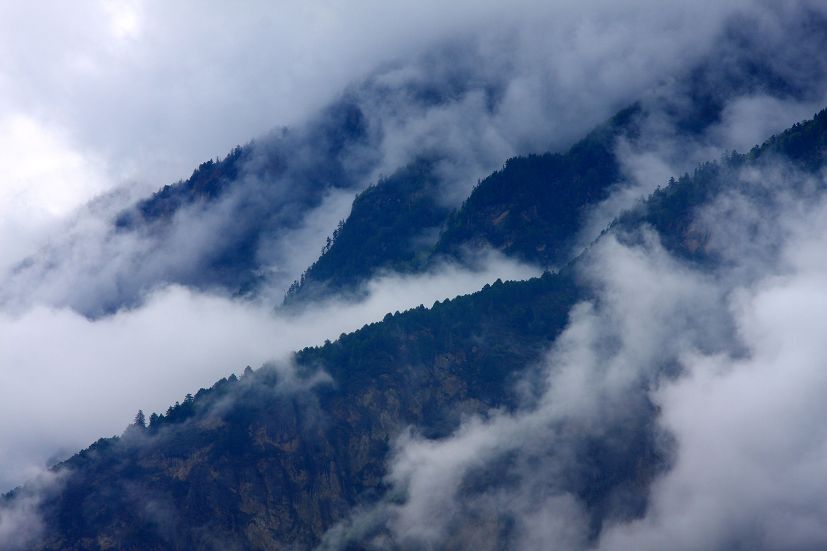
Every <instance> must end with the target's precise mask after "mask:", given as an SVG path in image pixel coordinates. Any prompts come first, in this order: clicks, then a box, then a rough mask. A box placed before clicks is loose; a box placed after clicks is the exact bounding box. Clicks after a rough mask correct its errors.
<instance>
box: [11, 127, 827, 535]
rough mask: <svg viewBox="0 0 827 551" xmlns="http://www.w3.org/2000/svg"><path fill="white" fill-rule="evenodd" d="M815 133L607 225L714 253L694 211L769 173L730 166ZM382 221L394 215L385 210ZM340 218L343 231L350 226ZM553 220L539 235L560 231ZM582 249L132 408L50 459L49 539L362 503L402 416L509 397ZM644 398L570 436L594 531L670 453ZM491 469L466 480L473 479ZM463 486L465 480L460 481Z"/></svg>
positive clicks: (535, 174)
mask: <svg viewBox="0 0 827 551" xmlns="http://www.w3.org/2000/svg"><path fill="white" fill-rule="evenodd" d="M616 120H617V119H616ZM600 132H601V131H598V133H596V134H593V135H592V137H590V139H594V136H600V135H601V134H600ZM825 146H827V111H824V112H821V113H819V114H818V115H816V117H815V119H814V120H812V121H809V122H806V123H803V124H798V125H795V126H794V127H793V128H791V129H790V130H788V131H787V132H784V133H783V134H781V135H779V136H776V137H773V138H772V139H770V140H769V141H768V142H767V143H766V144H764V145H763V146H762V147H760V148H755V149H753V150H752V151H751V152H749V153H747V154H744V155H738V154H733V155H732V156H730V157H729V158H727V159H724V160H722V161H721V162H719V163H709V164H706V165H703V166H701V167H699V168H698V169H697V170H696V171H695V172H694V174H692V175H685V176H683V177H681V178H679V179H677V180H674V181H672V182H670V183H669V184H668V185H666V186H665V187H664V188H662V189H660V190H659V191H657V192H656V193H655V194H653V195H652V197H650V199H649V200H648V201H647V202H646V203H645V204H643V205H642V206H641V207H640V208H638V209H636V210H635V211H633V212H630V213H627V214H626V215H624V216H623V217H622V218H621V219H620V220H619V221H618V223H617V224H616V225H615V226H614V230H613V231H616V232H618V233H619V234H622V236H623V238H627V236H629V235H632V234H634V232H635V231H636V230H637V229H638V228H640V227H641V226H642V225H643V224H648V225H650V226H652V227H654V228H655V229H656V230H657V232H658V234H659V235H660V238H661V240H662V241H663V242H664V243H665V244H666V245H667V247H669V248H670V249H671V250H673V251H674V252H676V253H679V254H681V255H682V256H684V257H685V258H686V259H687V260H688V261H690V262H699V263H703V264H710V263H713V264H714V262H716V261H717V258H716V257H715V255H714V254H713V253H714V251H713V250H712V249H708V247H706V244H705V242H704V241H703V236H700V237H699V238H698V239H696V238H695V237H696V236H695V235H694V234H693V233H692V230H693V227H692V220H693V216H694V214H695V213H696V212H697V209H699V208H701V207H702V206H703V205H705V204H708V203H709V201H710V200H711V199H713V198H715V197H717V196H719V195H720V194H721V193H722V192H726V191H729V190H738V191H740V192H747V193H752V194H754V195H756V196H757V197H759V198H760V194H761V193H763V191H762V190H763V189H764V188H761V187H760V186H755V187H754V188H753V187H751V185H750V184H749V183H748V182H744V181H741V180H740V179H739V178H738V173H739V171H740V170H742V169H744V168H749V167H760V166H762V163H769V162H770V161H775V160H778V159H783V160H787V161H791V163H790V166H788V167H787V168H785V169H787V170H804V171H812V170H817V169H819V168H820V167H822V166H823V165H824V161H825V155H827V147H825ZM564 158H565V157H554V156H549V157H548V158H545V160H543V158H536V159H534V160H532V159H527V160H521V161H517V162H512V163H509V165H513V167H514V168H512V169H510V170H515V171H517V170H518V168H517V167H518V166H520V165H522V166H521V168H519V174H521V175H522V177H523V178H526V179H530V178H534V179H535V181H534V182H533V183H531V182H526V181H523V183H522V185H524V186H527V187H528V186H536V188H539V187H542V186H543V185H544V183H545V182H548V180H546V176H547V174H548V173H547V172H545V171H544V170H540V169H538V170H536V171H535V170H533V169H532V168H531V167H535V166H543V163H546V162H547V163H549V165H551V166H554V167H557V169H558V170H562V169H561V168H560V166H561V163H562V164H563V165H564V164H565V163H564V161H563V160H561V159H564ZM587 158H592V157H587ZM601 158H603V157H599V156H598V157H597V159H601ZM554 159H556V160H554ZM584 162H585V161H584ZM535 163H536V164H535ZM426 167H427V165H422V170H423V171H424V172H423V173H422V174H425V175H426V177H427V170H426ZM506 170H509V169H508V166H507V167H506ZM503 172H505V170H504V171H503ZM412 174H413V175H414V176H418V174H420V173H416V172H414V173H412ZM498 174H502V173H498ZM414 179H416V178H414ZM426 179H427V178H426ZM589 181H592V180H589V179H581V178H579V177H577V176H576V175H572V178H571V179H569V180H562V179H561V180H559V181H556V182H555V183H554V184H553V185H556V186H558V187H557V188H555V189H556V192H555V193H559V194H561V195H563V196H570V197H575V198H578V199H573V200H572V201H574V202H573V203H570V204H576V203H577V202H578V201H582V200H584V199H583V198H586V199H588V198H591V197H592V195H590V194H589V193H586V192H585V191H584V192H575V191H572V190H567V189H565V187H563V188H560V186H563V185H564V184H563V183H560V182H568V185H582V183H583V182H589ZM490 182H491V183H489V184H484V185H481V186H480V188H478V189H482V190H483V191H481V192H480V193H483V194H484V195H482V196H481V197H486V196H487V195H485V194H487V193H489V191H486V190H487V189H489V187H490V188H491V189H493V188H495V187H496V186H497V182H502V176H501V175H500V176H498V175H494V176H492V177H491V178H490ZM404 183H405V180H401V181H400V182H399V185H403V184H404ZM380 192H381V193H380ZM384 193H385V192H384V191H382V190H378V186H377V189H374V190H369V191H368V192H366V193H365V194H364V195H363V196H362V197H363V198H362V199H361V201H364V202H365V203H367V204H369V203H370V202H371V201H377V202H378V203H380V204H385V203H383V201H384V200H386V199H385V198H387V197H390V199H387V200H388V201H394V199H393V195H392V194H390V195H385V194H384ZM490 193H491V194H492V196H493V197H497V193H495V192H494V191H491V192H490ZM374 196H376V197H374ZM494 202H495V201H485V200H483V199H474V200H473V201H472V200H470V199H469V201H467V202H466V204H465V205H464V206H463V209H462V211H461V212H465V213H466V214H465V215H463V216H465V218H462V219H463V220H464V219H467V220H480V221H485V220H487V219H488V218H487V216H488V215H487V214H486V215H479V214H478V213H476V212H475V209H476V208H477V206H478V205H479V208H480V209H483V210H484V209H486V208H488V206H487V205H491V204H493V203H494ZM390 204H395V205H399V204H400V203H398V202H396V203H393V202H392V203H390ZM401 204H405V203H404V202H402V203H401ZM515 204H519V201H515ZM354 210H356V209H354ZM489 214H490V213H489ZM452 220H454V222H452V223H454V224H456V223H457V222H456V220H457V218H456V217H455V218H453V219H452ZM519 220H520V218H517V219H515V221H514V222H511V223H510V225H509V226H508V227H510V228H512V230H511V231H513V232H514V233H515V234H516V235H522V234H523V233H525V234H527V235H533V234H532V231H533V223H531V221H530V220H526V221H525V222H524V226H522V227H521V225H520V224H519V223H518V221H519ZM387 223H388V225H389V226H392V225H393V216H390V217H389V218H388V222H387ZM354 227H358V226H354ZM468 227H475V226H473V224H471V223H469V226H468ZM482 227H485V224H482ZM354 231H355V230H354ZM549 231H551V230H549ZM341 232H342V233H341V234H340V236H337V237H338V238H341V239H345V237H342V236H345V235H346V234H345V230H344V229H342V230H341ZM358 235H359V234H355V236H354V237H353V239H354V240H357V238H358ZM408 235H409V236H410V235H412V234H410V233H409V234H408ZM553 235H554V237H549V239H548V243H549V244H551V243H558V244H559V243H561V241H559V236H558V235H557V234H553ZM348 239H350V237H348ZM536 239H537V238H535V237H531V238H530V239H528V238H527V239H526V240H522V241H519V240H515V241H514V243H518V242H519V243H523V244H524V245H520V247H524V248H517V247H515V248H514V249H512V250H513V251H515V252H517V251H524V252H526V253H531V251H534V253H532V254H535V253H538V252H542V249H539V250H538V249H537V247H536V243H537V241H536ZM334 248H335V244H333V245H332V246H331V249H330V250H331V251H332V250H333V249H334ZM548 254H550V253H548ZM331 258H335V257H331ZM548 258H551V257H548ZM396 261H400V262H404V261H405V259H404V258H403V259H402V260H399V259H398V258H397V260H396ZM579 265H580V260H578V259H576V260H574V261H573V262H570V263H568V264H567V265H566V266H565V268H564V269H563V270H562V271H561V272H560V273H559V274H556V275H553V274H550V273H546V274H545V275H543V276H542V277H540V278H536V279H532V280H529V281H525V282H509V283H501V282H497V283H495V284H493V285H490V286H489V285H487V286H486V287H485V288H484V289H482V290H481V291H479V292H477V293H475V294H473V295H469V296H465V297H460V298H457V299H454V300H450V301H445V302H443V303H437V304H435V305H434V306H433V307H432V308H430V309H426V308H424V307H420V308H416V309H414V310H411V311H408V312H405V313H401V314H398V313H397V314H388V315H387V316H386V317H385V319H384V320H383V321H382V322H379V323H374V324H371V325H369V326H366V327H364V328H362V329H361V330H359V331H357V332H355V333H352V334H349V335H343V336H342V337H341V338H340V339H338V340H337V341H336V342H334V343H327V344H325V345H324V346H322V347H318V348H308V349H305V350H302V351H300V352H298V353H297V354H296V356H295V364H296V368H297V370H298V377H297V378H293V377H288V378H285V377H284V376H281V375H279V373H280V368H278V367H265V368H262V369H260V370H258V371H256V372H252V371H247V372H246V373H245V375H244V376H243V377H242V378H241V379H237V378H235V377H231V378H230V379H226V380H222V381H220V382H219V383H217V384H216V385H215V386H214V387H213V388H211V389H209V390H201V391H199V392H198V393H197V394H196V395H195V396H194V397H187V398H186V399H185V400H184V402H183V403H181V404H177V405H176V406H174V407H172V408H170V409H169V410H168V412H167V413H166V414H165V415H163V416H153V417H151V418H150V424H149V426H148V427H144V426H143V425H142V424H141V423H139V424H137V425H134V426H132V427H130V428H129V429H127V431H126V432H125V433H124V435H123V436H122V437H120V438H113V439H105V440H101V441H99V442H97V443H96V444H94V445H93V446H91V447H90V448H89V449H87V450H84V451H83V452H81V453H79V454H78V455H76V456H75V457H73V458H71V459H70V460H68V461H67V462H65V463H64V464H62V465H60V466H58V467H57V468H58V469H63V468H66V469H68V474H67V475H66V477H65V480H64V482H63V486H62V489H61V490H60V491H59V492H58V493H56V494H55V495H54V496H50V497H49V496H47V497H46V498H45V501H44V503H43V504H42V506H41V508H40V510H41V513H42V514H43V519H44V525H45V526H46V528H47V529H46V534H45V540H44V542H45V543H44V546H43V549H136V550H137V549H142V550H153V549H159V550H160V549H192V548H210V547H214V548H221V549H234V548H237V549H276V548H283V547H286V546H290V545H294V546H297V547H298V548H306V547H310V546H312V545H313V544H315V543H318V542H319V539H320V538H321V537H322V535H323V534H324V533H325V531H326V530H327V529H328V528H329V527H330V526H331V525H333V524H334V523H335V522H337V521H339V520H341V519H343V518H346V517H347V515H348V514H349V513H350V512H352V510H353V508H354V507H355V506H358V505H360V504H365V503H371V502H375V501H376V500H379V499H380V498H382V497H383V495H384V492H385V491H386V490H387V488H386V485H385V481H384V479H383V475H384V474H385V468H386V466H387V463H386V462H387V453H388V451H389V449H390V448H389V447H390V445H391V444H392V442H393V439H394V438H395V437H396V436H397V435H398V434H399V433H400V431H402V430H404V429H405V427H407V426H410V425H413V426H416V427H417V428H418V430H420V431H421V432H422V433H423V434H424V435H425V436H427V437H431V438H439V437H441V436H445V435H447V434H449V433H450V432H451V431H452V430H453V429H455V428H456V427H457V426H458V423H459V421H460V418H461V416H462V415H463V414H468V413H480V414H484V413H485V412H487V411H489V410H490V409H491V408H492V407H501V408H505V409H513V408H516V407H518V400H517V399H516V396H515V394H514V392H513V390H514V383H515V382H516V381H517V380H518V379H519V378H520V377H523V376H526V375H529V374H530V373H531V367H532V366H533V365H535V364H536V363H537V362H538V361H540V360H541V358H542V355H543V353H544V351H545V350H546V349H547V348H548V346H549V345H550V344H551V343H552V342H553V341H554V339H555V337H556V336H557V335H558V334H559V333H560V331H561V330H562V329H563V328H564V327H565V326H566V323H567V320H568V315H569V310H570V308H571V306H572V305H573V304H575V303H576V302H578V301H581V300H586V299H591V298H594V297H593V296H592V294H591V291H590V289H589V288H588V286H587V285H586V284H584V283H583V282H582V281H581V280H580V279H579V277H578V273H579ZM322 266H324V264H322ZM317 269H320V268H317ZM321 269H323V268H321ZM282 373H283V371H282ZM319 373H326V374H327V376H329V379H328V378H326V377H322V378H318V375H319ZM644 411H648V412H649V414H647V415H639V416H636V417H632V418H631V419H630V420H629V421H628V422H627V423H624V425H623V428H622V431H623V432H622V433H621V434H619V435H618V437H617V438H615V439H612V440H611V441H605V442H604V441H594V440H589V439H588V437H584V441H583V442H582V444H581V446H580V447H578V448H577V450H578V451H577V453H578V454H581V455H578V458H579V459H578V461H577V462H576V464H577V465H581V467H580V469H581V470H582V472H577V473H574V474H573V475H572V476H571V478H570V479H567V480H566V481H565V484H566V490H567V491H570V492H572V493H573V494H575V495H577V496H578V497H579V498H580V499H581V500H582V501H583V502H584V503H585V504H586V505H587V506H588V508H589V513H590V515H591V521H592V524H591V525H592V529H593V531H594V533H597V531H599V529H600V526H601V524H602V523H603V522H605V521H606V520H607V519H609V518H612V517H611V514H616V513H611V512H610V511H611V507H609V506H608V505H607V504H609V503H612V502H614V501H613V500H617V499H618V498H619V496H622V498H623V500H624V503H627V504H628V506H627V507H626V509H625V512H626V514H627V515H630V516H635V515H639V514H641V513H642V511H643V510H644V508H645V504H646V494H647V488H648V485H649V482H651V480H652V479H653V477H654V476H655V475H656V474H657V473H658V472H659V471H660V470H661V469H663V468H664V467H665V466H667V465H668V457H664V456H663V450H662V449H661V448H659V447H658V446H657V445H656V444H655V441H656V440H657V438H658V436H657V435H656V434H655V433H654V432H653V428H652V419H653V415H654V413H653V412H654V407H653V406H651V404H650V405H649V406H648V409H647V408H644ZM486 480H489V482H490V480H491V479H486ZM493 480H496V476H495V477H494V478H493ZM489 482H486V481H485V480H483V481H478V482H477V483H476V485H481V486H482V487H483V489H484V487H485V485H486V484H488V483H489ZM503 483H506V482H503ZM474 486H475V483H474V482H473V481H471V482H469V485H468V488H466V491H473V489H474ZM7 499H10V498H7ZM506 520H507V519H506ZM506 525H507V522H506ZM459 529H460V530H462V529H468V527H465V528H463V527H459ZM492 538H493V539H492V542H491V543H492V545H493V546H495V547H496V546H500V547H503V548H507V547H508V545H509V533H508V530H507V528H506V529H502V530H499V531H497V532H496V533H495V534H494V535H493V536H492Z"/></svg>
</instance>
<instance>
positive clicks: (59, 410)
mask: <svg viewBox="0 0 827 551" xmlns="http://www.w3.org/2000/svg"><path fill="white" fill-rule="evenodd" d="M534 275H538V271H537V270H536V269H534V268H532V267H530V266H525V265H521V264H519V263H515V262H512V261H509V260H508V259H505V258H503V257H501V256H499V255H496V254H493V253H492V254H490V255H489V256H487V257H486V258H485V259H484V260H483V261H481V263H480V265H479V268H478V269H477V270H469V269H467V268H461V267H459V266H455V265H443V266H441V267H439V268H437V269H435V270H433V271H431V272H429V273H427V274H423V275H420V276H409V277H408V276H398V275H393V274H389V275H386V276H382V277H378V278H376V279H375V280H373V281H371V282H370V283H369V285H368V287H367V289H366V291H367V295H366V296H365V297H364V298H363V299H361V300H359V301H358V302H345V301H341V300H331V301H327V302H324V303H320V304H317V305H314V306H313V307H309V308H307V309H306V310H304V311H302V312H301V313H296V314H287V313H283V312H282V313H279V312H276V311H274V310H273V308H272V305H270V304H262V303H252V302H245V301H240V300H232V299H229V298H226V297H222V296H217V295H208V294H202V293H197V292H194V291H192V290H188V289H186V288H182V287H177V286H173V287H168V288H165V289H162V290H159V291H157V292H156V293H154V294H153V295H152V296H151V297H150V298H149V300H148V301H147V303H146V304H145V305H143V306H142V307H140V308H136V309H133V310H123V311H120V312H118V313H116V314H114V315H112V316H108V317H104V318H101V319H97V320H90V319H87V318H85V317H83V316H81V315H79V314H77V313H76V312H74V311H72V310H71V309H68V308H60V309H54V308H48V307H44V306H40V307H36V308H33V309H29V310H26V311H25V312H23V313H21V314H8V313H0V365H3V366H7V369H6V370H5V371H4V375H3V385H2V387H0V442H2V443H3V445H2V446H0V465H2V466H3V467H2V469H0V488H5V489H9V488H11V487H12V486H14V485H15V484H19V483H22V482H23V481H24V480H25V478H26V477H27V476H29V475H31V474H33V473H36V472H38V471H39V469H40V468H42V467H43V466H44V463H45V462H46V461H47V459H48V458H49V457H51V456H53V455H57V456H58V457H61V458H62V457H63V456H65V455H67V454H68V453H72V452H74V451H77V450H78V449H79V448H81V447H83V446H85V445H88V444H89V443H91V442H92V441H94V440H95V439H97V438H99V437H100V436H104V435H111V434H115V433H120V431H121V430H123V428H124V427H125V426H126V425H127V424H128V423H129V422H130V420H131V419H132V416H134V414H135V412H136V411H137V410H138V409H143V410H144V411H146V412H147V415H148V414H149V412H151V411H157V412H163V411H165V410H166V408H167V407H168V406H169V405H170V404H172V403H173V402H174V401H177V400H181V399H182V397H183V396H184V394H186V393H188V392H192V393H194V391H195V390H197V389H198V387H199V386H210V385H211V384H212V383H213V382H215V380H217V379H219V378H221V377H223V376H227V375H229V374H230V373H232V372H234V371H235V372H237V373H240V372H241V370H243V369H244V367H245V366H247V365H250V366H253V367H258V366H260V365H262V364H263V363H265V362H267V361H270V360H282V359H285V358H286V357H287V356H288V355H289V354H290V353H291V352H293V351H295V350H298V349H300V348H302V347H305V346H313V345H317V344H320V343H322V342H323V341H324V340H325V339H331V340H334V339H336V338H338V336H339V335H340V334H341V333H343V332H350V331H353V330H356V329H358V328H360V327H361V326H362V325H364V324H366V323H371V322H373V321H376V320H379V319H381V318H382V316H384V315H385V314H386V313H387V312H393V311H395V310H405V309H408V308H412V307H415V306H418V305H420V304H424V305H426V306H429V305H431V304H432V303H433V302H434V301H436V300H444V299H445V298H448V297H451V298H453V297H455V296H457V295H460V294H466V293H469V292H473V291H476V290H478V289H479V288H480V287H482V286H483V285H484V284H486V283H489V282H491V281H493V280H495V279H497V278H502V279H524V278H527V277H531V276H534Z"/></svg>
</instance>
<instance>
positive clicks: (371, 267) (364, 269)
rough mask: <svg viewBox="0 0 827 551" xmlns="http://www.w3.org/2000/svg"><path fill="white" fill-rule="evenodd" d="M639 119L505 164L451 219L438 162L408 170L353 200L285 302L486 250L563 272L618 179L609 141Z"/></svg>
mask: <svg viewBox="0 0 827 551" xmlns="http://www.w3.org/2000/svg"><path fill="white" fill-rule="evenodd" d="M639 115H640V108H639V107H638V106H633V107H630V108H628V109H625V110H623V111H621V112H620V113H618V114H617V115H616V116H614V117H613V118H612V119H611V120H609V121H608V122H606V123H605V124H604V125H602V126H601V127H600V128H598V129H597V130H595V131H594V132H592V133H590V134H589V135H588V136H587V137H586V138H585V139H583V140H581V141H580V142H578V143H576V144H575V145H574V146H572V147H571V149H570V150H569V151H568V152H567V153H564V154H561V153H546V154H544V155H530V156H527V157H515V158H512V159H509V160H508V161H507V162H506V163H505V165H504V166H503V168H502V170H499V171H497V172H495V173H493V174H492V175H490V176H488V177H487V178H485V179H484V180H482V181H481V182H480V183H479V184H478V185H477V186H476V187H475V188H474V190H473V192H472V193H471V196H470V197H469V198H468V199H467V200H466V201H465V202H464V203H463V204H462V206H461V207H460V208H458V209H457V210H456V211H454V212H451V211H449V210H448V209H447V208H445V207H444V206H441V205H440V204H439V203H438V202H437V199H436V198H435V195H436V194H437V192H438V190H439V181H438V179H437V176H436V175H435V174H434V170H435V161H426V160H419V161H417V162H415V163H413V164H411V165H409V166H408V167H406V168H404V169H402V170H400V171H399V172H397V173H395V174H394V175H393V176H391V177H389V178H387V179H384V180H382V181H380V182H378V183H377V184H376V185H375V186H371V187H370V188H368V189H367V190H366V191H364V192H363V193H361V194H360V195H359V196H358V197H357V198H356V200H355V201H354V202H353V208H352V210H351V213H350V216H349V217H348V219H347V220H346V221H344V222H343V223H342V224H341V225H340V227H339V228H338V229H337V230H336V232H334V234H333V238H332V240H331V242H330V243H329V246H328V247H326V248H325V250H324V251H322V256H321V257H320V258H319V260H318V261H317V262H316V263H315V264H313V265H312V266H311V267H310V268H309V269H308V270H307V272H305V274H303V275H302V278H301V280H300V281H298V282H296V283H295V284H294V285H293V286H292V287H291V289H290V291H289V293H288V296H287V302H288V303H290V302H294V301H296V300H297V299H299V298H302V297H307V296H313V295H318V294H320V293H323V292H325V291H327V292H331V291H338V292H341V291H348V290H351V291H352V290H355V289H357V288H358V285H359V284H360V283H363V282H365V281H366V280H368V279H369V278H370V276H372V275H374V273H375V272H376V271H377V270H379V269H392V270H395V271H398V272H416V271H420V270H422V269H424V268H426V267H428V266H429V265H431V263H432V262H434V261H437V260H440V259H445V258H446V257H447V258H451V259H454V260H462V259H463V257H464V256H465V255H466V254H468V253H472V252H473V251H476V250H479V249H481V248H486V247H489V248H494V249H497V250H500V251H502V252H505V253H506V254H508V255H510V256H513V257H516V258H519V259H521V260H525V261H528V262H533V263H536V264H540V265H542V266H553V265H558V264H564V263H565V262H566V261H568V260H569V259H570V257H571V250H572V246H573V245H574V239H575V237H576V236H577V233H578V230H580V228H581V223H582V219H583V216H584V215H585V211H586V209H587V208H588V207H589V206H592V205H595V204H597V203H599V202H600V201H602V200H603V199H605V198H606V197H607V196H608V193H609V189H610V187H611V186H612V184H615V183H617V181H618V180H619V178H620V168H619V166H618V161H617V159H616V158H615V153H614V148H615V143H616V140H617V139H618V138H619V137H620V136H625V137H629V138H632V137H634V135H635V132H636V128H635V124H636V119H637V117H638V116H639ZM449 215H450V216H449Z"/></svg>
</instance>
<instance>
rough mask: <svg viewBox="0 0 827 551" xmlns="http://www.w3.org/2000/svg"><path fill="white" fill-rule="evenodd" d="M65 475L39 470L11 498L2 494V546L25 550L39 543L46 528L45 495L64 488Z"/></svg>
mask: <svg viewBox="0 0 827 551" xmlns="http://www.w3.org/2000/svg"><path fill="white" fill-rule="evenodd" d="M63 478H64V474H58V473H53V472H49V471H39V472H37V473H36V475H35V476H32V479H31V481H30V483H29V484H28V485H27V486H26V487H25V488H20V489H18V490H16V491H15V493H14V495H13V496H9V498H10V499H8V500H6V499H5V497H6V496H0V547H2V548H3V549H5V550H8V551H17V550H21V551H22V550H25V549H31V548H32V545H34V544H36V542H37V540H38V538H39V537H40V536H41V533H42V531H43V523H42V520H41V518H40V514H39V511H38V507H39V505H40V503H41V502H42V501H43V499H44V498H45V497H47V496H48V495H49V494H52V493H54V492H57V491H59V490H60V487H61V483H62V480H63Z"/></svg>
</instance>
